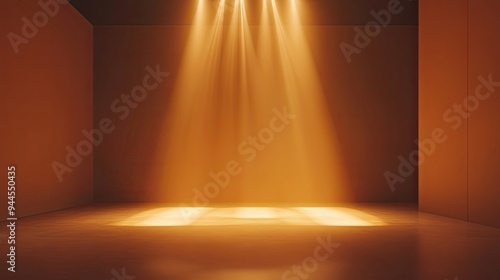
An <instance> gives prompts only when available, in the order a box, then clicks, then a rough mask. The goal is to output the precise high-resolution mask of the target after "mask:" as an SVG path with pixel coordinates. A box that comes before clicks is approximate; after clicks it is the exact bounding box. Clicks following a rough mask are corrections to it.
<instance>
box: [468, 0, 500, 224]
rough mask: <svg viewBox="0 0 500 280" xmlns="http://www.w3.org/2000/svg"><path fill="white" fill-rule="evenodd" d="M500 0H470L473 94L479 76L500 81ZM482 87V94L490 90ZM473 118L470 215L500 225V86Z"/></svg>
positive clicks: (470, 69)
mask: <svg viewBox="0 0 500 280" xmlns="http://www.w3.org/2000/svg"><path fill="white" fill-rule="evenodd" d="M499 14H500V2H499V1H496V0H481V1H472V0H471V1H469V95H470V96H474V95H476V88H477V87H478V86H479V85H481V82H480V81H479V80H478V77H479V76H483V77H485V78H487V77H488V76H489V75H490V74H491V75H492V80H493V81H494V82H500V54H499V52H498V50H500V33H499V31H498V28H499V26H500V17H499V16H498V15H499ZM487 93H488V89H487V88H486V87H482V88H481V89H480V91H479V94H487ZM471 114H472V115H471V118H470V119H469V218H470V221H472V222H477V223H482V224H487V225H492V226H496V227H500V204H499V203H498V198H499V197H500V172H499V171H500V129H499V122H500V87H499V86H495V87H494V92H492V93H491V96H490V97H489V98H487V99H485V100H484V101H481V102H480V104H479V107H478V108H477V109H476V110H475V111H474V112H471Z"/></svg>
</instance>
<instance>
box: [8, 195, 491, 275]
mask: <svg viewBox="0 0 500 280" xmlns="http://www.w3.org/2000/svg"><path fill="white" fill-rule="evenodd" d="M290 209H291V208H270V207H260V208H248V207H246V208H241V209H235V208H215V209H210V211H212V212H211V213H212V214H210V215H203V216H197V219H196V221H194V220H188V221H189V222H188V223H185V224H182V223H180V224H179V223H174V224H172V223H168V222H167V223H166V222H165V220H167V221H170V220H172V219H174V218H173V216H172V211H174V210H175V209H174V210H173V208H169V207H165V206H164V205H143V204H142V205H135V204H119V205H92V206H87V207H81V208H73V209H69V210H63V211H57V212H52V213H47V214H42V215H37V216H33V217H28V218H23V219H21V220H19V221H18V226H17V244H16V245H17V267H16V270H17V272H16V273H15V275H14V274H11V273H7V272H6V265H2V267H3V268H2V271H0V276H1V277H0V279H23V280H24V279H26V280H28V279H29V280H31V279H37V280H44V279H68V280H79V279H82V280H83V279H89V280H98V279H102V280H110V279H115V280H132V279H135V280H142V279H144V280H155V279H167V280H168V279H178V280H246V279H248V280H274V279H276V280H281V279H289V280H305V279H310V280H315V279H317V280H334V279H340V280H351V279H352V280H354V279H356V280H366V279H381V280H382V279H386V280H392V279H394V280H396V279H398V280H400V279H404V280H409V279H419V280H424V279H425V280H433V279H436V280H444V279H449V280H454V279H459V280H465V279H471V280H479V279H487V280H489V279H491V280H498V279H500V229H495V228H491V227H486V226H481V225H476V224H469V223H465V222H462V221H457V220H453V219H447V218H443V217H439V216H435V215H431V214H426V213H419V212H418V211H416V208H415V207H414V206H408V205H342V206H337V207H321V208H311V209H312V210H311V209H309V210H308V209H304V208H300V209H301V210H300V209H299V210H297V209H295V208H294V209H292V210H290ZM177 210H179V209H177ZM181 210H182V209H181ZM184 210H185V209H184ZM206 210H207V209H204V210H203V211H206ZM196 213H201V212H196ZM318 217H320V218H318ZM318 219H319V220H318ZM174 220H175V219H174ZM330 220H335V221H337V222H331V221H330ZM141 221H147V222H141ZM159 221H160V222H159ZM325 221H330V222H328V223H325ZM1 225H2V229H1V231H0V234H3V237H2V238H1V243H0V250H1V251H2V252H1V257H0V258H1V260H2V263H4V264H5V261H6V254H4V252H5V251H6V243H5V240H6V239H5V234H6V230H5V229H6V227H5V222H3V223H1ZM4 276H5V277H4Z"/></svg>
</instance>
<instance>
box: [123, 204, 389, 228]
mask: <svg viewBox="0 0 500 280" xmlns="http://www.w3.org/2000/svg"><path fill="white" fill-rule="evenodd" d="M114 225H116V226H143V227H175V226H229V225H284V226H286V225H290V226H383V225H385V223H384V222H383V221H382V220H380V219H379V218H377V217H375V216H372V215H369V214H366V213H364V212H362V211H359V210H354V209H350V208H340V207H338V208H329V207H296V208H294V207H292V208H271V207H232V208H189V207H185V208H183V207H176V208H175V207H174V208H171V207H164V208H156V209H153V210H148V211H145V212H142V213H139V214H136V215H134V216H132V217H129V218H127V219H125V220H123V221H120V222H117V223H115V224H114Z"/></svg>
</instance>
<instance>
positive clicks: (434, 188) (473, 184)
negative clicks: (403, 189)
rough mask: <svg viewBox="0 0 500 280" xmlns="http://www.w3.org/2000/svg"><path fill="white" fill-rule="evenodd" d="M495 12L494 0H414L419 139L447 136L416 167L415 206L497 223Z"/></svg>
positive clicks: (499, 6) (498, 40)
mask: <svg viewBox="0 0 500 280" xmlns="http://www.w3.org/2000/svg"><path fill="white" fill-rule="evenodd" d="M499 12H500V3H498V1H493V0H481V1H468V0H460V1H432V0H424V1H420V62H419V64H420V94H419V96H420V97H419V98H420V117H419V121H420V128H419V130H420V131H419V133H420V139H421V141H423V140H424V139H425V138H427V137H429V135H431V131H432V130H433V129H435V128H438V127H442V128H443V129H444V130H445V132H446V134H447V137H448V138H447V140H446V142H445V143H442V144H438V145H437V148H436V151H435V153H434V154H433V155H432V156H431V158H430V159H428V160H427V161H426V162H425V163H424V164H423V165H422V166H421V167H420V181H419V182H420V187H419V190H420V208H421V210H423V211H427V212H431V213H436V214H439V215H444V216H448V217H452V218H458V219H462V220H468V221H471V222H477V223H481V224H485V225H490V226H496V227H500V216H499V215H498V213H500V204H498V203H497V201H496V198H498V197H499V196H500V188H499V185H500V173H499V172H498V170H499V169H500V148H499V145H498V143H500V133H499V130H498V120H499V119H500V110H499V108H500V96H499V93H500V87H499V86H498V84H497V82H496V81H500V70H499V68H498V65H500V55H499V54H498V51H497V50H498V48H499V47H500V33H499V32H498V31H497V29H498V28H497V27H498V26H499V25H500V19H499V18H498V17H497V15H498V13H499ZM488 81H489V82H488Z"/></svg>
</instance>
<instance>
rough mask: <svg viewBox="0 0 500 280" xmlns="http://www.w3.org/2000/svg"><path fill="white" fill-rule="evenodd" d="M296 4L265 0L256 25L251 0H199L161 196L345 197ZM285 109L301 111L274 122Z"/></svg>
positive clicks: (170, 127) (163, 149) (162, 165)
mask: <svg viewBox="0 0 500 280" xmlns="http://www.w3.org/2000/svg"><path fill="white" fill-rule="evenodd" d="M207 1H208V0H207ZM297 2H298V1H288V0H287V1H275V0H272V1H269V0H263V8H262V11H261V12H260V15H261V19H260V25H259V26H251V25H249V23H248V18H247V8H246V5H247V4H246V2H245V1H243V0H235V1H234V2H233V1H231V2H230V3H229V2H227V1H224V0H222V1H220V2H219V5H218V6H217V8H216V9H214V8H213V6H212V5H207V3H204V1H203V0H201V1H199V4H198V10H197V12H196V16H195V19H194V21H193V27H192V32H191V34H190V37H189V40H188V42H187V46H186V52H185V55H184V58H183V62H182V67H181V69H180V72H179V73H178V75H177V81H176V87H175V90H174V93H173V95H172V97H171V101H170V104H169V115H168V116H166V121H165V127H164V129H163V131H162V132H163V134H162V140H161V141H159V143H160V144H159V146H158V148H157V151H158V153H157V155H158V159H157V162H156V164H155V170H153V174H152V176H151V180H150V182H149V183H150V184H155V185H157V186H158V189H161V191H160V192H159V193H156V194H154V195H155V196H157V197H163V198H165V199H166V200H168V201H170V202H183V203H188V204H189V206H200V204H201V206H208V205H209V204H211V203H243V202H246V203H255V202H263V203H273V202H333V201H342V200H343V199H345V195H346V189H347V187H346V180H345V172H344V170H343V164H342V160H341V157H340V154H339V152H338V150H337V149H338V144H337V138H336V135H335V129H334V126H333V125H332V121H331V119H330V115H329V112H328V109H327V107H326V104H325V100H324V99H323V98H324V97H323V92H322V88H321V83H320V81H319V79H318V75H317V72H316V69H315V65H314V62H313V59H312V57H311V54H310V51H309V47H308V44H307V40H306V37H305V35H304V32H303V31H302V25H301V23H300V18H299V15H298V12H297V9H298V7H300V5H299V4H298V3H297ZM278 111H279V112H285V111H286V112H287V113H289V114H292V115H294V116H295V117H294V118H293V119H291V120H289V122H288V121H283V120H282V119H278V120H275V119H276V115H277V112H278ZM271 128H272V129H271ZM251 137H254V138H253V139H254V140H255V139H256V141H257V144H256V143H255V141H254V142H252V141H253V140H252V138H251ZM230 161H234V162H236V163H237V164H238V167H239V168H240V169H241V172H239V173H238V174H237V175H234V176H232V177H231V178H230V182H229V184H228V185H227V186H224V187H220V186H219V190H216V191H213V192H212V193H211V194H210V195H206V196H205V197H206V199H202V200H203V201H202V202H203V203H200V204H193V202H200V201H199V200H198V201H195V200H196V198H194V197H195V193H196V192H197V191H199V192H200V193H203V192H204V188H210V187H213V183H216V182H213V178H211V177H210V176H209V174H210V172H211V171H213V172H215V173H217V172H218V171H221V170H224V169H225V168H226V166H227V165H228V162H230ZM210 184H212V185H210ZM212 190H213V189H212Z"/></svg>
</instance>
